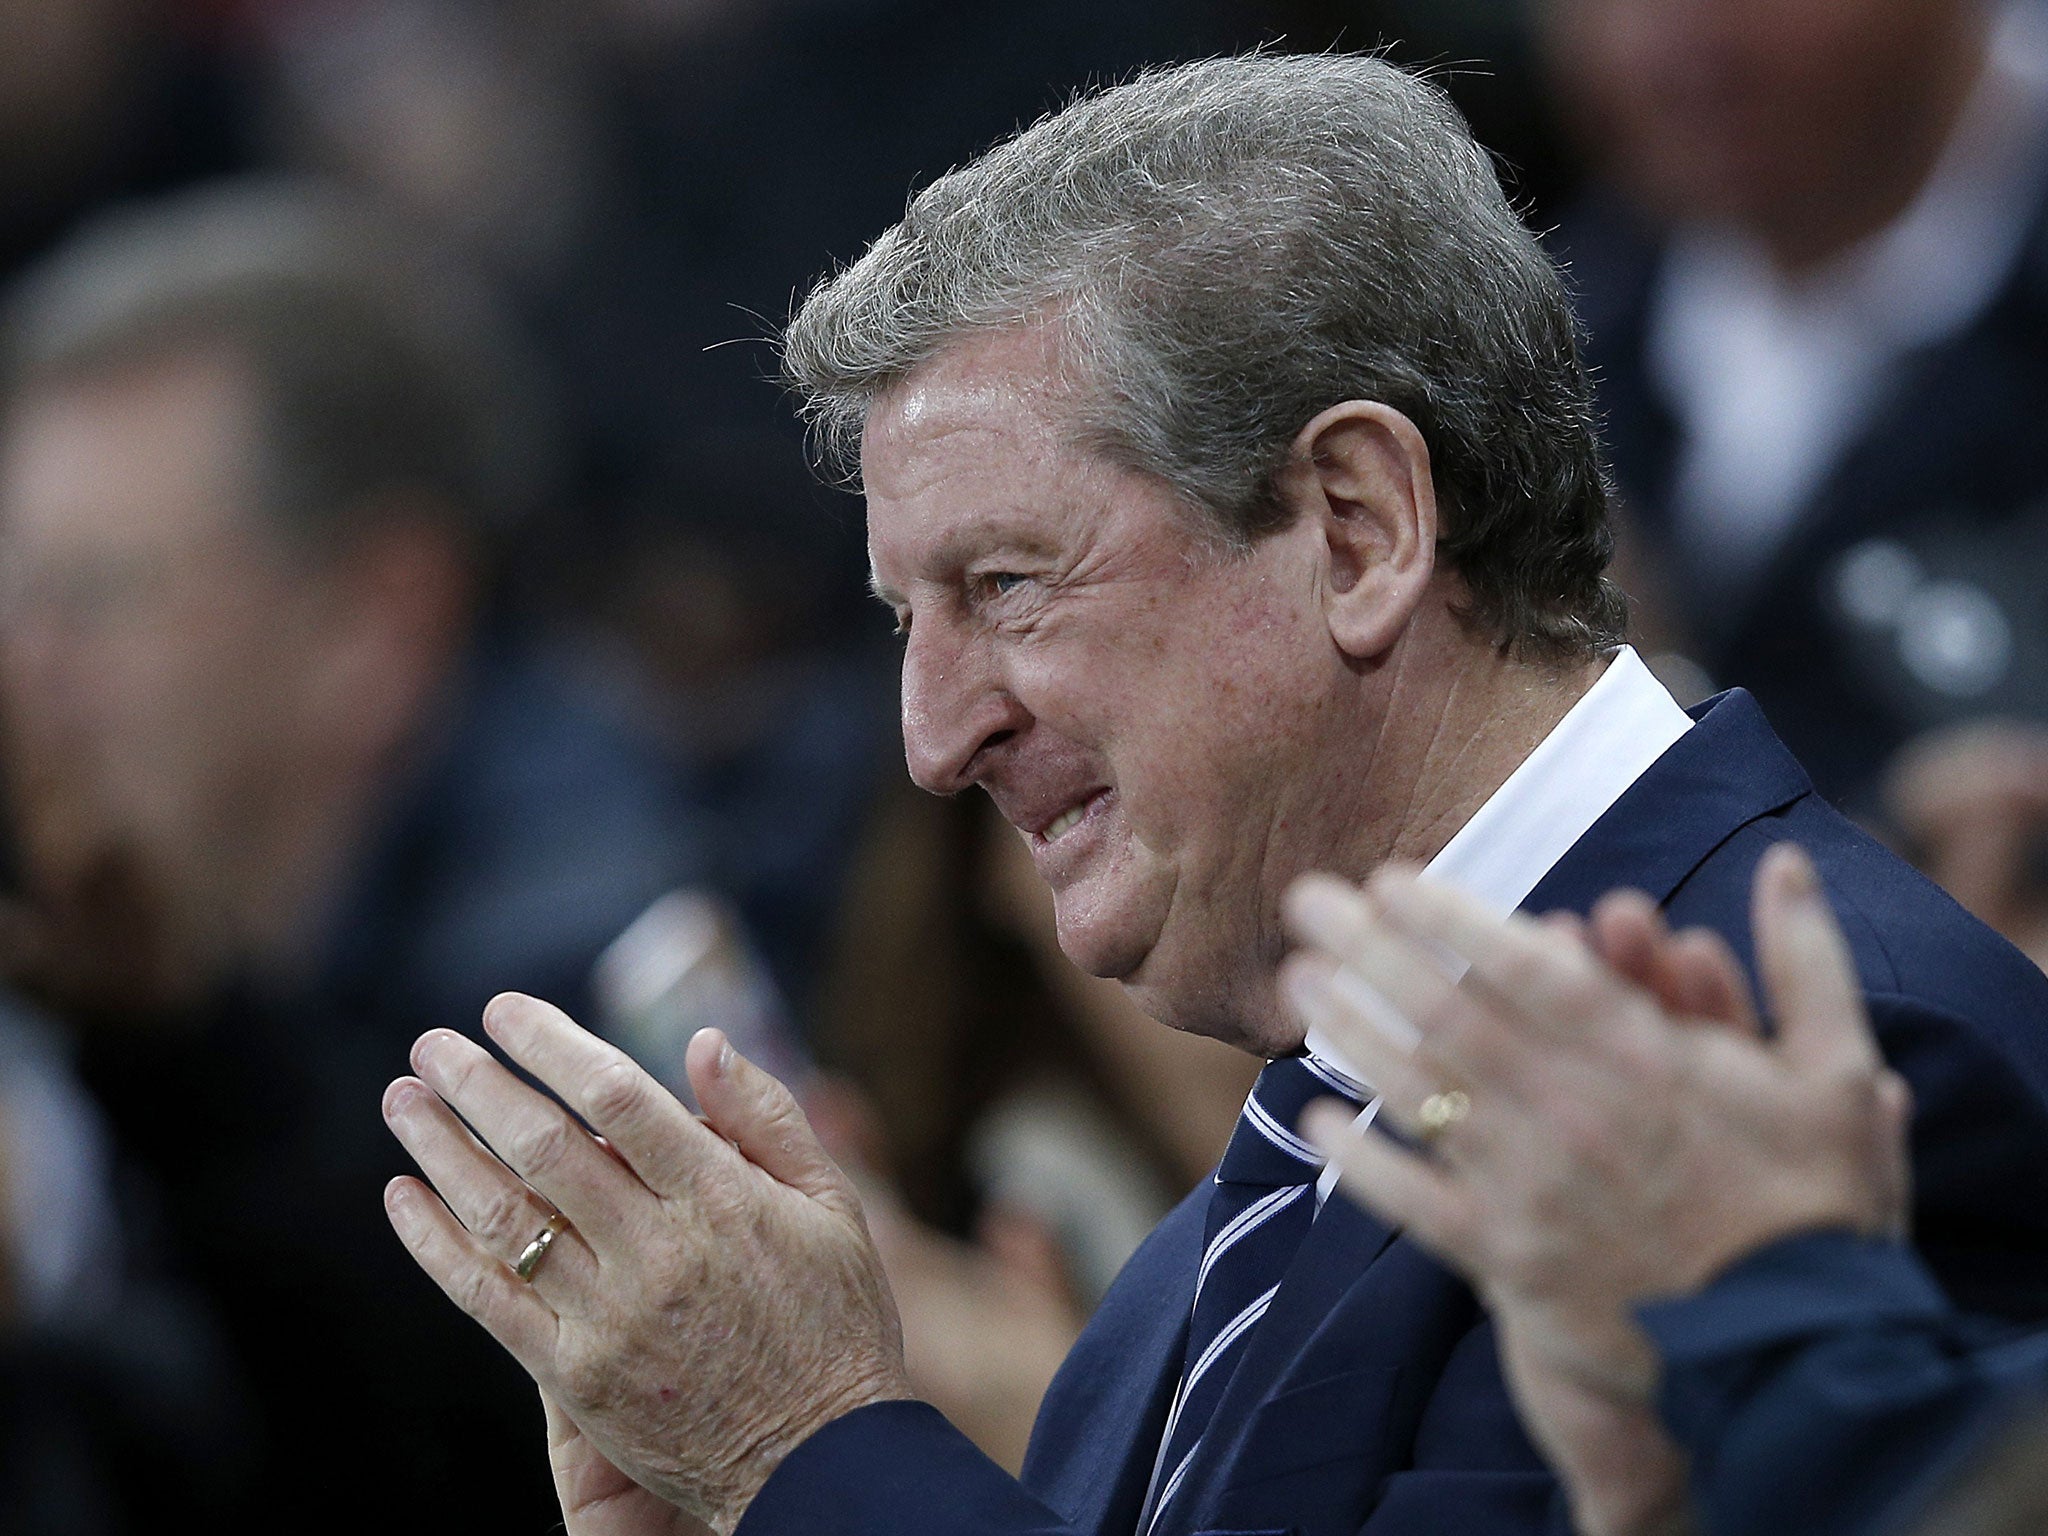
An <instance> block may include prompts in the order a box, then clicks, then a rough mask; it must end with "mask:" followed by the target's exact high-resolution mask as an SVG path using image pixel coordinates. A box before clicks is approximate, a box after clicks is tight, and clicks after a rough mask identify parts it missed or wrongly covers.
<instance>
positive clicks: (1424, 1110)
mask: <svg viewBox="0 0 2048 1536" xmlns="http://www.w3.org/2000/svg"><path fill="white" fill-rule="evenodd" d="M1471 1113H1472V1101H1471V1099H1469V1098H1468V1097H1466V1094H1465V1090H1464V1089H1462V1088H1446V1089H1444V1090H1443V1091H1442V1092H1441V1093H1432V1094H1431V1095H1430V1096H1429V1097H1428V1098H1426V1099H1424V1100H1423V1101H1422V1102H1421V1103H1420V1104H1418V1105H1417V1106H1416V1108H1415V1125H1416V1128H1417V1129H1418V1130H1419V1131H1421V1133H1422V1139H1423V1140H1424V1141H1435V1140H1436V1139H1437V1137H1439V1136H1441V1135H1443V1133H1444V1132H1445V1131H1448V1130H1449V1129H1450V1128H1451V1127H1452V1126H1454V1125H1456V1124H1457V1123H1458V1122H1459V1121H1461V1120H1463V1119H1464V1118H1465V1117H1466V1116H1467V1115H1469V1114H1471Z"/></svg>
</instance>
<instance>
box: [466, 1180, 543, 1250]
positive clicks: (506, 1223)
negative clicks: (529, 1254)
mask: <svg viewBox="0 0 2048 1536" xmlns="http://www.w3.org/2000/svg"><path fill="white" fill-rule="evenodd" d="M536 1225H537V1223H536V1221H535V1218H534V1215H533V1206H532V1204H531V1202H529V1201H528V1199H527V1197H526V1192H525V1191H524V1190H512V1189H507V1190H500V1191H499V1192H498V1193H497V1194H495V1195H493V1196H491V1197H490V1198H489V1199H488V1200H486V1201H485V1202H484V1203H483V1206H482V1207H481V1208H480V1209H479V1210H478V1212H477V1219H476V1234H477V1236H478V1237H481V1238H482V1239H483V1240H484V1241H485V1242H486V1243H490V1244H493V1245H495V1246H500V1247H505V1246H509V1245H511V1244H513V1243H518V1244H521V1245H523V1244H524V1243H525V1242H526V1241H527V1239H528V1238H530V1237H532V1236H533V1231H532V1230H530V1229H532V1228H535V1227H536Z"/></svg>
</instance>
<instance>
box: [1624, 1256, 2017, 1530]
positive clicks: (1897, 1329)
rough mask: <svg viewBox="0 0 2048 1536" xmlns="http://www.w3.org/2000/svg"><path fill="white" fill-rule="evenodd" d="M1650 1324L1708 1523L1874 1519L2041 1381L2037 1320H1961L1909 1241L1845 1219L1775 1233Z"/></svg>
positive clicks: (1788, 1525)
mask: <svg viewBox="0 0 2048 1536" xmlns="http://www.w3.org/2000/svg"><path fill="white" fill-rule="evenodd" d="M1643 1323H1644V1326H1645V1327H1646V1328H1647V1329H1648V1330H1649V1332H1650V1335H1651V1337H1652V1339H1653V1340H1654V1342H1655V1343H1656V1345H1657V1348H1658V1351H1659V1353H1660V1354H1661V1355H1662V1357H1663V1360H1664V1366H1665V1376H1664V1385H1663V1393H1662V1402H1661V1405H1660V1406H1661V1408H1662V1410H1663V1413H1664V1416H1665V1419H1666V1422H1667V1423H1668V1424H1669V1426H1670V1427H1671V1430H1672V1432H1673V1434H1674V1435H1675V1436H1676V1437H1677V1438H1678V1440H1679V1442H1680V1444H1682V1445H1683V1446H1685V1447H1686V1449H1687V1450H1688V1451H1689V1452H1690V1453H1691V1456H1692V1461H1693V1488H1694V1496H1695V1500H1696V1502H1697V1503H1698V1505H1699V1506H1700V1509H1701V1511H1702V1513H1703V1514H1704V1515H1705V1516H1706V1522H1705V1523H1706V1527H1707V1529H1709V1530H1712V1531H1714V1532H1715V1533H1716V1536H1777V1533H1780V1532H1784V1531H1791V1530H1796V1531H1801V1532H1805V1533H1808V1536H1835V1533H1848V1532H1855V1531H1864V1530H1868V1529H1873V1528H1875V1527H1876V1526H1877V1524H1878V1522H1879V1521H1880V1520H1882V1519H1886V1518H1888V1517H1896V1516H1897V1515H1898V1513H1899V1512H1900V1510H1901V1509H1902V1507H1904V1506H1905V1505H1906V1504H1908V1503H1910V1502H1911V1501H1912V1500H1913V1499H1914V1498H1915V1497H1917V1496H1918V1492H1919V1490H1922V1489H1924V1488H1926V1487H1927V1486H1929V1485H1930V1484H1936V1485H1938V1484H1939V1483H1940V1482H1941V1480H1942V1477H1943V1474H1944V1473H1945V1472H1946V1471H1948V1470H1949V1469H1950V1468H1951V1467H1953V1466H1955V1464H1956V1463H1958V1462H1959V1461H1960V1460H1962V1459H1963V1458H1965V1457H1967V1456H1968V1455H1969V1453H1970V1452H1971V1451H1973V1450H1974V1449H1976V1448H1977V1447H1978V1446H1979V1444H1980V1443H1981V1442H1982V1441H1983V1439H1984V1437H1985V1435H1986V1434H1987V1433H1988V1432H1989V1431H1990V1430H1991V1429H1993V1428H1994V1427H1995V1426H1996V1425H1997V1424H1999V1423H2000V1422H2002V1421H2003V1419H2004V1418H2005V1416H2006V1415H2007V1414H2009V1413H2010V1412H2011V1411H2012V1410H2013V1408H2014V1407H2015V1405H2016V1404H2017V1403H2018V1402H2020V1401H2022V1400H2024V1398H2025V1395H2026V1394H2027V1392H2028V1391H2029V1389H2031V1390H2033V1391H2037V1392H2038V1391H2040V1390H2042V1389H2043V1388H2048V1334H2038V1333H2035V1334H2028V1333H2021V1332H2016V1331H2014V1330H2011V1329H2009V1328H2006V1327H2004V1326H2001V1325H1991V1324H1987V1323H1983V1322H1979V1321H1973V1320H1971V1319H1968V1318H1966V1317H1964V1316H1963V1315H1962V1314H1959V1313H1957V1312H1956V1311H1955V1310H1954V1309H1953V1308H1952V1307H1951V1306H1950V1304H1949V1302H1948V1300H1947V1298H1946V1297H1945V1296H1944V1295H1943V1294H1942V1292H1941V1290H1940V1288H1939V1287H1938V1286H1937V1285H1936V1284H1935V1282H1934V1279H1933V1277H1932V1276H1931V1275H1930V1274H1929V1272H1928V1271H1927V1269H1926V1267H1925V1266H1924V1265H1923V1264H1922V1263H1921V1261H1920V1260H1919V1259H1918V1258H1916V1257H1915V1256H1914V1254H1913V1253H1912V1252H1911V1251H1910V1250H1909V1249H1906V1248H1904V1247H1901V1246H1898V1245H1895V1244H1888V1243H1876V1242H1869V1241H1865V1240H1862V1239H1858V1238H1854V1237H1850V1236H1847V1235H1845V1234H1840V1233H1815V1234H1809V1235H1806V1236H1802V1237H1796V1238H1791V1239H1788V1240H1786V1241H1784V1242H1780V1243H1777V1244H1774V1245H1773V1246H1771V1247H1769V1248H1766V1249H1764V1250H1762V1251H1760V1252H1759V1253H1756V1254H1754V1255H1752V1256H1751V1257H1750V1258H1748V1259H1746V1260H1744V1261H1743V1262H1742V1263H1740V1264H1738V1265H1737V1266H1735V1268H1733V1269H1731V1270H1730V1271H1728V1272H1727V1273H1726V1274H1725V1275H1723V1276H1722V1277H1721V1278H1720V1279H1719V1280H1718V1281H1716V1282H1715V1283H1714V1284H1713V1285H1711V1286H1709V1287H1708V1288H1707V1289H1706V1290H1704V1291H1702V1292H1701V1293H1699V1294H1698V1295H1696V1296H1692V1297H1688V1298H1686V1299H1684V1300H1680V1301H1672V1302H1666V1303H1662V1304H1659V1305H1656V1306H1653V1307H1649V1308H1646V1309H1645V1310H1644V1312H1643Z"/></svg>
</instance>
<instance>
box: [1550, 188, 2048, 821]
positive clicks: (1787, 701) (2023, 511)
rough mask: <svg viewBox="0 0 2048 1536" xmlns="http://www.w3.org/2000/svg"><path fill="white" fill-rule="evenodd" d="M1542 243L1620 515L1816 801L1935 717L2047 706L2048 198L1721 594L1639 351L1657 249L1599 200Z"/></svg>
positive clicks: (1852, 780) (1690, 632) (1877, 763)
mask: <svg viewBox="0 0 2048 1536" xmlns="http://www.w3.org/2000/svg"><path fill="white" fill-rule="evenodd" d="M1552 249H1553V253H1554V254H1555V255H1557V256H1558V257H1559V258H1560V259H1561V260H1563V261H1564V262H1566V263H1567V265H1568V271H1569V279H1570V281H1571V283H1572V286H1573V288H1574V290H1575V292H1576V294H1577V296H1578V302H1579V310H1580V314H1581V316H1582V317H1583V319H1584V321H1585V324H1586V327H1587V329H1588V331H1589V332H1590V336H1589V340H1588V346H1587V357H1588V360H1589V362H1590V363H1591V365H1592V367H1593V372H1594V379H1595V383H1596V387H1597V389H1598V393H1599V402H1600V406H1601V409H1602V411H1603V412H1604V414H1605V417H1606V438H1607V443H1608V447H1609V451H1610V455H1611V458H1612V461H1613V466H1614V472H1615V477H1616V480H1617V481H1618V483H1619V485H1620V488H1621V491H1622V500H1623V505H1624V509H1625V512H1626V515H1627V518H1628V520H1629V523H1630V526H1631V528H1632V530H1633V531H1634V532H1636V533H1637V534H1639V535H1640V536H1641V538H1642V541H1643V543H1644V545H1645V546H1646V547H1647V551H1648V553H1649V554H1650V555H1651V557H1652V560H1653V563H1655V564H1656V565H1658V566H1661V567H1662V570H1663V573H1664V575H1665V576H1666V586H1667V587H1668V591H1667V592H1665V593H1663V594H1661V595H1663V596H1664V597H1666V598H1667V599H1668V601H1669V602H1670V604H1671V606H1672V608H1673V609H1674V610H1675V614H1676V617H1677V619H1678V621H1679V623H1680V624H1681V625H1682V627H1683V629H1684V630H1685V634H1684V636H1683V637H1682V638H1683V639H1684V640H1685V641H1687V642H1689V643H1690V645H1691V646H1692V647H1693V648H1694V649H1693V654H1694V655H1695V658H1696V659H1697V660H1698V661H1699V662H1700V663H1701V664H1702V665H1703V666H1705V668H1706V669H1707V671H1708V672H1709V674H1710V675H1711V676H1712V678H1713V680H1714V682H1715V684H1716V685H1717V686H1740V687H1743V688H1747V689H1749V690H1750V691H1751V692H1752V693H1754V694H1755V695H1756V697H1757V700H1758V702H1760V703H1761V704H1762V705H1763V706H1764V709H1765V710H1766V711H1767V712H1768V714H1769V715H1770V718H1771V722H1772V724H1773V725H1774V726H1775V727H1776V728H1777V730H1778V731H1779V732H1780V734H1781V735H1782V736H1783V737H1784V739H1785V742H1786V744H1787V745H1789V746H1790V747H1791V748H1792V750H1793V751H1794V752H1795V753H1796V754H1797V755H1798V757H1799V759H1800V761H1801V762H1802V763H1804V764H1805V765H1806V767H1807V769H1808V771H1809V772H1811V773H1812V775H1813V778H1814V783H1815V785H1816V786H1817V787H1818V788H1819V789H1820V791H1821V792H1822V793H1823V794H1825V795H1827V796H1829V797H1830V798H1832V799H1837V800H1845V799H1846V800H1850V801H1852V802H1854V801H1861V800H1863V799H1864V798H1865V797H1866V795H1867V792H1868V791H1869V790H1870V789H1871V787H1872V781H1873V779H1874V778H1875V776H1876V774H1877V772H1878V770H1879V769H1880V768H1881V767H1882V765H1883V764H1884V762H1885V761H1886V759H1887V758H1889V757H1890V755H1891V753H1892V752H1893V751H1894V750H1895V749H1896V748H1897V747H1898V746H1900V745H1901V744H1902V743H1903V742H1904V741H1906V740H1907V739H1908V738H1909V737H1911V736H1913V735H1915V734H1917V733H1918V732H1919V731H1921V730H1924V729H1927V728H1929V727H1931V726H1934V725H1939V724H1945V723H1948V722H1949V721H1952V720H1956V719H1960V718H1964V717H1966V716H1971V715H1980V714H2017V715H2022V716H2042V715H2048V601H2044V600H2043V598H2042V595H2041V594H2042V591H2043V586H2044V578H2048V432H2044V431H2043V430H2042V423H2043V422H2044V421H2048V207H2044V208H2043V210H2041V212H2040V213H2037V215H2036V217H2035V219H2034V221H2033V226H2032V228H2031V230H2030V232H2029V235H2028V237H2027V240H2026V244H2025V248H2024V251H2023V253H2022V255H2021V257H2020V260H2019V263H2018V265H2017V267H2016V268H2015V270H2014V271H2013V272H2012V273H2011V274H2010V276H2009V277H2008V279H2007V281H2006V282H2005V284H2004V286H2003V288H2002V289H2001V291H2000V292H1999V293H1998V294H1997V296H1996V297H1995V298H1994V299H1993V300H1992V301H1991V303H1990V304H1989V305H1988V306H1987V307H1986V308H1985V309H1984V310H1983V311H1982V313H1980V314H1979V315H1978V316H1977V317H1976V319H1975V320H1973V321H1971V322H1970V323H1969V324H1968V325H1967V326H1966V327H1965V328H1964V329H1963V330H1962V331H1961V332H1960V333H1959V334H1957V335H1954V336H1952V337H1950V338H1949V339H1947V340H1945V341H1943V342H1940V343H1938V344H1936V345H1933V346H1929V347H1926V348H1923V349H1922V350H1920V351H1918V352H1915V353H1911V354H1909V355H1908V356H1907V357H1906V358H1905V359H1903V361H1902V363H1901V365H1900V368H1899V371H1898V374H1897V376H1896V377H1895V379H1894V381H1893V383H1892V384H1891V386H1890V387H1889V388H1888V390H1887V391H1886V392H1885V393H1884V394H1883V395H1882V396H1881V398H1880V400H1879V402H1878V404H1877V405H1876V406H1875V408H1874V410H1873V412H1872V414H1871V415H1870V417H1869V418H1868V419H1867V420H1866V421H1865V422H1864V424H1863V425H1862V427H1861V428H1860V430H1858V431H1857V432H1856V434H1855V436H1854V438H1853V441H1852V442H1851V443H1850V444H1849V445H1848V446H1847V447H1846V449H1845V450H1844V451H1843V453H1842V454H1841V456H1840V457H1839V459H1838V460H1837V461H1836V462H1835V464H1834V466H1833V468H1832V469H1831V470H1830V471H1829V472H1828V474H1827V475H1826V477H1825V479H1824V480H1823V482H1822V483H1821V485H1820V486H1819V488H1818V489H1817V490H1816V491H1815V492H1814V494H1813V496H1812V497H1811V498H1810V500H1809V501H1808V502H1807V503H1806V505H1805V506H1804V508H1803V509H1802V511H1801V512H1800V513H1799V515H1798V518H1797V520H1796V522H1795V523H1794V524H1793V526H1792V528H1791V529H1790V531H1789V533H1788V534H1787V536H1786V538H1785V540H1784V542H1783V543H1782V544H1781V545H1780V546H1779V547H1778V548H1777V550H1776V552H1775V553H1774V554H1773V555H1772V556H1771V557H1770V559H1769V560H1768V562H1767V563H1766V565H1765V566H1764V568H1763V569H1762V570H1761V572H1760V573H1759V574H1758V575H1757V576H1756V578H1755V579H1754V581H1753V582H1751V583H1750V584H1748V585H1747V587H1746V588H1745V589H1744V591H1743V594H1742V596H1741V598H1740V599H1739V600H1738V601H1735V602H1733V603H1727V602H1723V601H1721V600H1719V599H1717V598H1710V597H1709V596H1708V594H1709V592H1710V590H1711V588H1710V586H1709V585H1708V584H1706V583H1702V582H1696V581H1694V580H1692V579H1691V578H1690V577H1689V575H1688V570H1689V566H1688V561H1687V558H1686V557H1685V556H1683V555H1682V554H1680V553H1679V544H1678V539H1677V536H1676V530H1675V528H1674V527H1673V521H1672V517H1673V514H1672V511H1671V502H1672V492H1673V479H1674V475H1675V472H1676V469H1677V465H1678V460H1679V455H1680V452H1681V449H1682V446H1683V445H1682V443H1681V441H1680V435H1679V427H1678V424H1677V422H1676V420H1675V418H1674V416H1673V414H1672V412H1671V410H1670V409H1669V407H1668V406H1667V404H1666V403H1665V401H1664V399H1663V397H1662V395H1661V393H1660V390H1659V387H1658V385H1657V383H1656V382H1655V380H1654V379H1653V378H1652V376H1651V365H1650V363H1649V360H1648V357H1647V351H1648V344H1649V338H1648V328H1649V326H1650V323H1651V314H1652V306H1653V298H1654V285H1655V283H1656V282H1657V279H1658V275H1659V270H1660V261H1661V258H1662V255H1663V247H1662V246H1661V245H1660V244H1659V243H1658V242H1657V240H1656V238H1655V237H1654V236H1653V235H1652V234H1651V233H1650V232H1649V231H1648V230H1646V229H1645V228H1644V226H1642V225H1641V224H1640V223H1639V222H1637V220H1636V219H1635V218H1634V217H1633V216H1632V215H1631V214H1629V213H1628V212H1627V211H1626V210H1625V209H1623V208H1621V207H1620V206H1618V205H1617V204H1615V203H1613V202H1611V201H1600V202H1596V203H1593V204H1590V205H1587V206H1585V207H1582V208H1581V209H1580V210H1579V211H1578V212H1577V213H1576V214H1575V215H1574V216H1573V217H1571V218H1569V219H1567V220H1566V222H1565V224H1564V226H1563V228H1562V229H1561V230H1560V231H1559V233H1558V235H1557V236H1556V237H1555V239H1554V241H1553V245H1552ZM1901 555H1903V556H1904V557H1905V558H1904V560H1903V561H1902V560H1901V559H1900V558H1899V557H1900V556H1901ZM1914 603H1917V604H1918V606H1917V607H1908V606H1907V605H1910V604H1914ZM1987 604H1989V605H1991V608H1995V609H1996V610H1997V611H1996V612H1995V613H1994V612H1992V611H1990V609H1987V607H1986V605H1987ZM1909 631H1911V632H1912V633H1909ZM2001 635H2002V639H2001Z"/></svg>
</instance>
